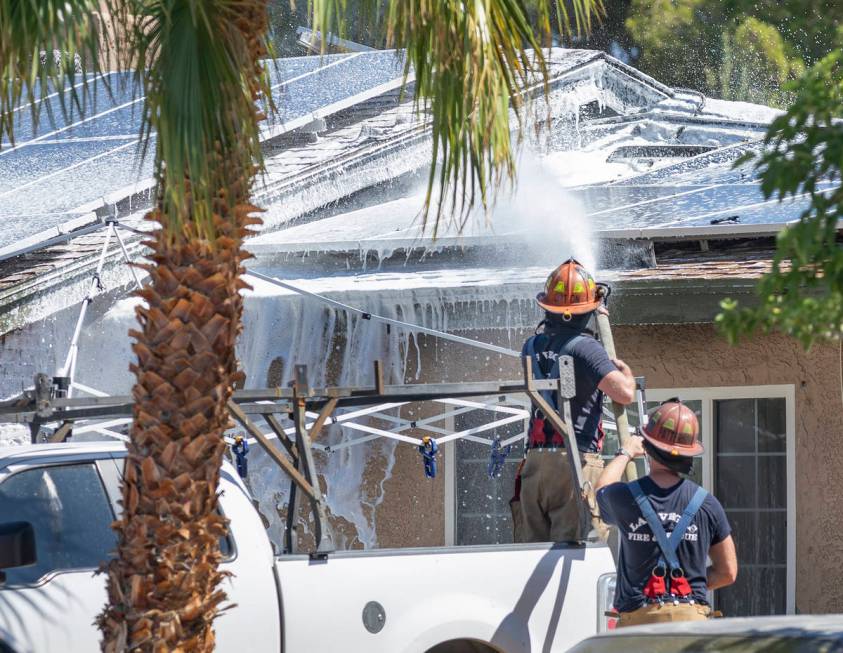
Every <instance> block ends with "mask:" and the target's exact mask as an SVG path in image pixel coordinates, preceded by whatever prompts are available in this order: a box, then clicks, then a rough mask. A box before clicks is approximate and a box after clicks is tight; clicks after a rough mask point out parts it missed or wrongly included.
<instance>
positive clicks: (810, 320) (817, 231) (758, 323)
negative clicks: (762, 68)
mask: <svg viewBox="0 0 843 653" xmlns="http://www.w3.org/2000/svg"><path fill="white" fill-rule="evenodd" d="M793 91H794V93H795V100H794V102H793V105H792V107H791V108H790V109H789V110H788V112H787V113H786V114H785V115H783V116H781V117H779V118H777V119H776V120H775V121H774V122H773V123H772V124H771V125H770V129H769V131H768V133H767V136H766V138H765V146H766V147H765V150H764V152H763V154H762V155H761V156H760V158H759V159H758V160H757V162H756V165H757V166H758V167H759V169H760V173H761V181H762V185H761V188H762V191H763V193H764V195H765V197H768V198H769V197H777V198H778V199H779V200H785V199H786V198H794V197H807V198H809V200H810V207H809V208H808V209H807V210H806V211H805V212H804V213H803V215H802V216H801V217H800V219H799V221H798V222H797V223H795V224H794V225H792V226H790V227H788V228H787V229H785V230H784V231H782V232H781V233H780V234H779V237H778V241H777V247H776V254H775V257H774V260H773V269H772V272H770V273H769V274H767V275H765V276H764V277H763V278H762V280H761V281H760V282H759V284H758V287H757V294H758V299H759V303H758V306H755V307H749V308H747V307H742V306H740V305H739V304H738V302H736V301H734V300H731V299H727V300H724V301H723V302H722V304H721V306H722V308H723V312H722V313H721V314H720V315H719V316H718V317H717V323H718V325H719V327H720V328H721V330H722V331H723V332H724V333H725V334H726V336H727V337H728V338H729V340H730V341H731V342H733V343H734V342H736V341H737V340H738V339H739V338H740V336H742V335H748V334H750V333H752V332H754V331H756V330H759V329H760V330H762V331H764V332H770V331H773V330H778V331H781V332H784V333H786V334H789V335H792V336H794V337H796V338H798V339H799V340H800V341H801V342H802V344H803V345H804V346H806V347H808V346H810V345H811V344H812V343H813V342H815V341H817V340H828V339H838V338H840V337H841V332H843V246H841V241H840V238H839V236H838V233H837V226H838V221H840V220H841V219H843V190H842V189H841V186H840V182H841V171H843V122H841V120H840V119H841V118H843V52H841V51H839V50H838V51H836V52H834V53H832V54H831V55H829V56H828V57H826V58H825V59H823V60H821V61H820V62H819V63H817V64H816V65H815V66H814V67H813V68H812V69H810V70H809V71H808V72H807V73H806V74H805V75H804V77H803V78H802V79H801V80H800V81H799V83H798V84H796V85H794V86H793ZM749 158H751V157H746V158H745V159H743V160H742V161H740V162H739V163H744V162H745V161H746V160H748V159H749Z"/></svg>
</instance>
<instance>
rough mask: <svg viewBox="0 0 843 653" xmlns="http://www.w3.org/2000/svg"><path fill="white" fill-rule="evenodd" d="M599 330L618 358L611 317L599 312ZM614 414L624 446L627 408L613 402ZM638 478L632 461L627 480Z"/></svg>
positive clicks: (619, 439)
mask: <svg viewBox="0 0 843 653" xmlns="http://www.w3.org/2000/svg"><path fill="white" fill-rule="evenodd" d="M597 330H598V331H599V332H600V340H601V342H602V343H603V346H604V347H605V348H606V353H608V354H609V358H617V357H618V355H617V353H616V352H615V339H614V338H613V337H612V326H611V324H609V316H608V315H606V314H605V313H602V312H601V311H597ZM612 414H613V415H614V416H615V425H616V426H617V428H618V442H619V443H620V445H621V446H623V444H624V442H625V441H626V440H627V438H629V420H628V419H627V417H626V408H624V407H623V406H622V405H621V404H619V403H618V402H616V401H612ZM636 478H638V468H637V467H636V466H635V463H634V462H632V461H630V462H629V463H628V464H627V466H626V480H627V481H634V480H635V479H636Z"/></svg>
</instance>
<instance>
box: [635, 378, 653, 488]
mask: <svg viewBox="0 0 843 653" xmlns="http://www.w3.org/2000/svg"><path fill="white" fill-rule="evenodd" d="M646 388H647V382H646V380H645V379H644V377H643V376H638V377H636V378H635V399H636V401H637V402H638V428H639V429H642V430H643V428H644V427H645V426H647V422H648V421H649V415H647V398H646V396H645V394H644V393H645V391H646ZM644 473H645V474H649V473H650V462H649V460H648V459H647V456H644Z"/></svg>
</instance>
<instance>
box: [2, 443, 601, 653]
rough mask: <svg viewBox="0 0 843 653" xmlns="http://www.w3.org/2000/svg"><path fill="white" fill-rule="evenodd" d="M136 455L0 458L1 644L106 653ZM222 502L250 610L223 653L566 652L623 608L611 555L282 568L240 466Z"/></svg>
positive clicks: (71, 448) (231, 555)
mask: <svg viewBox="0 0 843 653" xmlns="http://www.w3.org/2000/svg"><path fill="white" fill-rule="evenodd" d="M125 455H126V452H125V449H124V448H123V446H122V445H120V444H119V443H115V444H111V443H107V442H96V443H72V444H56V445H49V444H42V445H35V446H21V447H8V448H5V449H0V642H4V643H5V645H6V646H8V647H10V648H11V650H12V651H14V652H15V653H28V652H35V653H51V652H53V651H56V652H58V651H61V652H62V653H71V652H74V651H83V652H86V653H87V652H90V651H97V650H99V632H98V630H97V629H96V627H95V626H94V618H95V617H96V615H97V614H98V613H99V612H100V610H101V609H102V606H103V604H104V603H105V599H106V593H105V578H104V576H103V575H99V574H96V573H95V572H96V569H97V568H98V567H99V565H100V563H101V562H102V561H103V560H105V559H106V558H107V556H108V555H109V552H110V551H111V550H112V548H113V546H114V541H115V538H114V535H113V533H112V531H111V529H110V527H109V526H110V523H111V521H112V520H113V519H114V517H115V514H116V513H117V512H118V511H119V509H120V508H119V506H118V504H117V500H118V496H119V479H120V474H121V471H122V467H123V459H124V457H125ZM220 489H221V490H222V496H221V500H220V503H221V509H222V511H223V513H224V514H225V516H226V517H227V518H228V519H229V520H230V522H231V528H230V534H229V536H228V538H227V540H226V541H225V542H223V543H222V546H223V551H224V553H225V563H224V567H225V568H226V570H227V571H230V572H232V576H231V578H230V579H229V580H228V581H226V587H225V589H226V592H227V593H228V597H229V600H230V602H231V603H234V604H236V607H234V608H233V609H231V610H227V611H226V612H225V613H224V614H223V615H222V616H221V617H220V618H219V619H218V620H217V622H216V631H217V643H218V644H217V646H218V650H219V651H223V652H226V651H233V652H236V653H247V652H248V653H262V652H266V653H278V652H279V651H283V652H284V653H316V652H318V653H331V652H332V651H337V652H339V651H341V652H343V653H356V652H360V653H363V652H366V653H370V652H371V653H375V652H378V651H382V652H384V653H403V652H406V653H496V652H501V651H505V652H507V653H527V652H528V651H529V652H537V651H543V652H546V651H566V650H568V649H569V648H570V647H571V646H573V645H574V644H576V643H577V642H579V641H580V640H581V639H583V638H585V637H588V636H590V635H593V634H595V633H596V632H598V630H601V629H602V627H601V622H602V619H603V617H602V615H603V611H604V609H605V608H606V607H608V605H609V604H610V602H611V599H612V597H611V595H610V592H611V589H610V587H611V585H612V584H613V583H612V579H613V576H614V573H613V570H614V564H613V562H612V557H611V555H610V551H609V549H608V548H607V547H606V546H605V545H597V544H595V545H591V544H589V545H584V546H578V545H551V544H536V545H513V546H479V547H478V546H474V547H472V546H466V547H458V548H457V547H454V548H429V549H401V550H370V551H347V552H337V553H333V554H330V555H328V556H327V558H323V559H311V558H310V557H309V556H307V555H289V556H275V555H274V552H273V548H272V545H271V544H270V541H269V539H268V537H267V535H266V532H265V530H264V528H263V525H262V522H261V519H260V516H259V515H258V513H257V511H256V510H255V508H254V507H253V505H252V502H251V499H250V496H249V494H248V491H247V489H246V488H245V486H244V485H243V483H242V482H241V480H240V479H239V478H238V477H237V474H236V473H235V472H234V470H233V468H232V467H231V466H230V465H229V464H228V463H226V465H225V468H224V470H223V474H222V480H221V488H220ZM33 532H34V543H33V542H32V538H31V537H29V536H30V535H31V534H32V533H33ZM33 547H34V553H35V556H34V557H35V558H36V560H35V562H34V563H32V562H31V558H32V557H33V555H32V554H33V551H32V549H33ZM22 562H29V564H25V565H21V563H22ZM0 649H2V650H5V649H3V644H0Z"/></svg>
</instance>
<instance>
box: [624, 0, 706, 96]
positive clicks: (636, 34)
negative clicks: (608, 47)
mask: <svg viewBox="0 0 843 653" xmlns="http://www.w3.org/2000/svg"><path fill="white" fill-rule="evenodd" d="M712 4H713V3H712V2H711V0H633V2H632V4H631V6H630V10H629V11H630V13H629V18H627V20H626V27H627V29H628V30H629V33H630V35H631V36H632V39H633V42H634V43H635V44H636V45H637V46H638V47H639V48H640V49H641V55H640V58H639V59H638V60H637V61H636V62H635V65H636V66H638V67H640V68H641V70H643V71H644V72H646V73H648V74H651V75H653V76H654V77H656V78H657V79H658V80H659V81H661V82H664V83H665V84H669V85H672V86H687V87H689V88H694V89H697V90H706V77H705V71H706V69H710V68H712V67H714V66H716V64H717V63H718V62H719V57H717V52H716V47H712V37H711V33H710V31H711V30H710V26H711V25H713V24H716V23H718V22H720V21H721V20H722V19H721V18H719V16H718V13H719V10H718V8H717V6H716V3H714V4H715V6H714V7H712V6H711V5H712ZM715 42H716V41H715Z"/></svg>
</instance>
